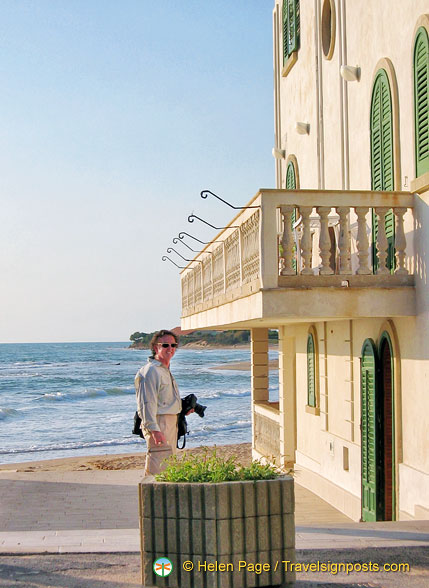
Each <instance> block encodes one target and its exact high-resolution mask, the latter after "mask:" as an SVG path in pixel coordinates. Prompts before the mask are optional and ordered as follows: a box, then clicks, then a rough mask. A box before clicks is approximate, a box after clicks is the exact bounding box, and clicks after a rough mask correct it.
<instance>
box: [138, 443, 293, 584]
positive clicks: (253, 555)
mask: <svg viewBox="0 0 429 588" xmlns="http://www.w3.org/2000/svg"><path fill="white" fill-rule="evenodd" d="M139 502H140V532H141V555H142V584H143V585H144V586H147V587H150V586H159V587H161V586H167V585H168V586H169V587H170V588H173V587H174V588H176V587H177V588H197V587H201V588H220V587H221V586H228V588H239V587H240V588H241V587H242V586H247V587H248V588H253V587H254V586H255V587H256V586H258V587H262V586H267V587H268V586H286V585H289V584H290V583H293V582H294V580H295V573H294V572H293V571H292V570H291V569H290V568H288V569H286V568H285V567H284V566H283V565H281V562H283V561H289V562H294V561H295V523H294V510H295V501H294V488H293V478H292V477H290V476H287V475H283V474H282V473H280V472H278V471H277V470H276V468H274V467H273V466H271V465H265V464H262V463H260V462H253V463H252V464H251V465H250V466H241V465H240V464H239V463H238V461H237V458H236V457H230V458H220V457H218V456H217V455H216V450H214V451H209V450H208V449H206V450H205V453H204V454H203V455H201V454H200V455H189V454H187V455H186V454H185V456H184V458H183V459H178V458H177V457H173V458H170V460H169V461H168V465H167V467H166V469H165V470H164V471H163V472H162V473H161V474H158V475H157V476H156V479H154V478H153V477H146V478H144V479H143V480H142V482H141V483H140V485H139ZM165 559H168V562H169V564H171V567H170V569H171V570H172V571H171V572H170V573H169V576H168V579H166V578H164V577H160V576H159V575H157V572H156V570H154V566H155V564H156V563H157V562H158V565H159V562H160V561H161V560H162V561H165ZM279 562H280V563H279ZM262 565H263V568H262V567H261V569H259V571H257V566H262Z"/></svg>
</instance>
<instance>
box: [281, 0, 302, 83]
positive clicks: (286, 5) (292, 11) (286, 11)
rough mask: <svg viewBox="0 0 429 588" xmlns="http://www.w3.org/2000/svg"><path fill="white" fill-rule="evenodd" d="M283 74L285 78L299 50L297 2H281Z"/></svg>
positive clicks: (290, 0)
mask: <svg viewBox="0 0 429 588" xmlns="http://www.w3.org/2000/svg"><path fill="white" fill-rule="evenodd" d="M282 20H283V72H282V74H283V75H284V76H285V75H287V74H288V73H289V70H290V68H291V67H292V65H293V64H294V63H295V62H296V53H297V51H298V49H299V37H300V24H299V0H283V9H282Z"/></svg>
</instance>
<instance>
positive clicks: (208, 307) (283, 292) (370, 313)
mask: <svg viewBox="0 0 429 588" xmlns="http://www.w3.org/2000/svg"><path fill="white" fill-rule="evenodd" d="M352 277H353V278H359V277H360V276H352ZM327 278H328V280H329V279H332V278H337V279H340V282H339V283H341V281H343V280H344V279H343V278H342V277H341V276H327ZM406 278H407V280H403V281H404V282H405V283H407V282H408V283H410V284H412V280H411V279H410V277H408V276H406ZM321 279H322V280H324V278H323V277H322V278H321ZM287 280H288V278H285V281H287ZM347 282H348V283H349V284H350V283H351V282H352V280H347ZM306 283H307V284H308V280H306ZM319 284H320V282H319ZM219 302H220V301H219ZM415 314H416V291H415V288H414V286H413V285H402V286H389V287H386V286H385V285H382V281H379V284H377V285H374V287H359V286H352V285H349V286H347V285H344V286H326V285H324V286H320V285H318V286H309V285H303V286H301V287H293V288H292V287H279V288H271V289H265V290H262V289H261V290H259V291H257V292H255V293H253V294H250V295H244V296H242V297H239V296H237V295H236V296H235V297H234V299H233V300H230V301H225V302H223V303H219V304H218V305H217V306H213V301H209V302H207V303H205V304H204V303H201V304H199V305H197V306H196V307H194V312H192V313H191V314H188V315H185V316H182V323H181V326H182V329H194V330H195V329H204V328H219V329H236V328H237V329H239V328H244V329H248V328H252V327H253V328H255V327H272V328H276V327H278V326H279V325H286V324H291V323H305V322H314V321H318V320H338V319H357V318H383V317H392V318H393V317H401V316H415Z"/></svg>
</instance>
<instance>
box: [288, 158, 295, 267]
mask: <svg viewBox="0 0 429 588" xmlns="http://www.w3.org/2000/svg"><path fill="white" fill-rule="evenodd" d="M286 190H296V175H295V167H294V165H293V163H292V162H291V161H289V163H288V166H287V170H286ZM295 222H296V208H295V210H294V211H293V213H292V224H291V229H292V231H293V225H294V224H295ZM294 236H295V234H294ZM292 267H293V269H294V270H295V272H296V240H295V241H294V246H293V259H292Z"/></svg>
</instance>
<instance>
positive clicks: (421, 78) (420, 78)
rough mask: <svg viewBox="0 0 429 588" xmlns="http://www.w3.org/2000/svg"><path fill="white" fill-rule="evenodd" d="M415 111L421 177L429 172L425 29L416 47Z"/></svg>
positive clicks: (428, 74)
mask: <svg viewBox="0 0 429 588" xmlns="http://www.w3.org/2000/svg"><path fill="white" fill-rule="evenodd" d="M414 109H415V137H416V176H421V175H422V174H424V173H426V172H429V42H428V34H427V31H426V29H425V28H423V27H420V28H419V30H418V31H417V36H416V42H415V45H414Z"/></svg>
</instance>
